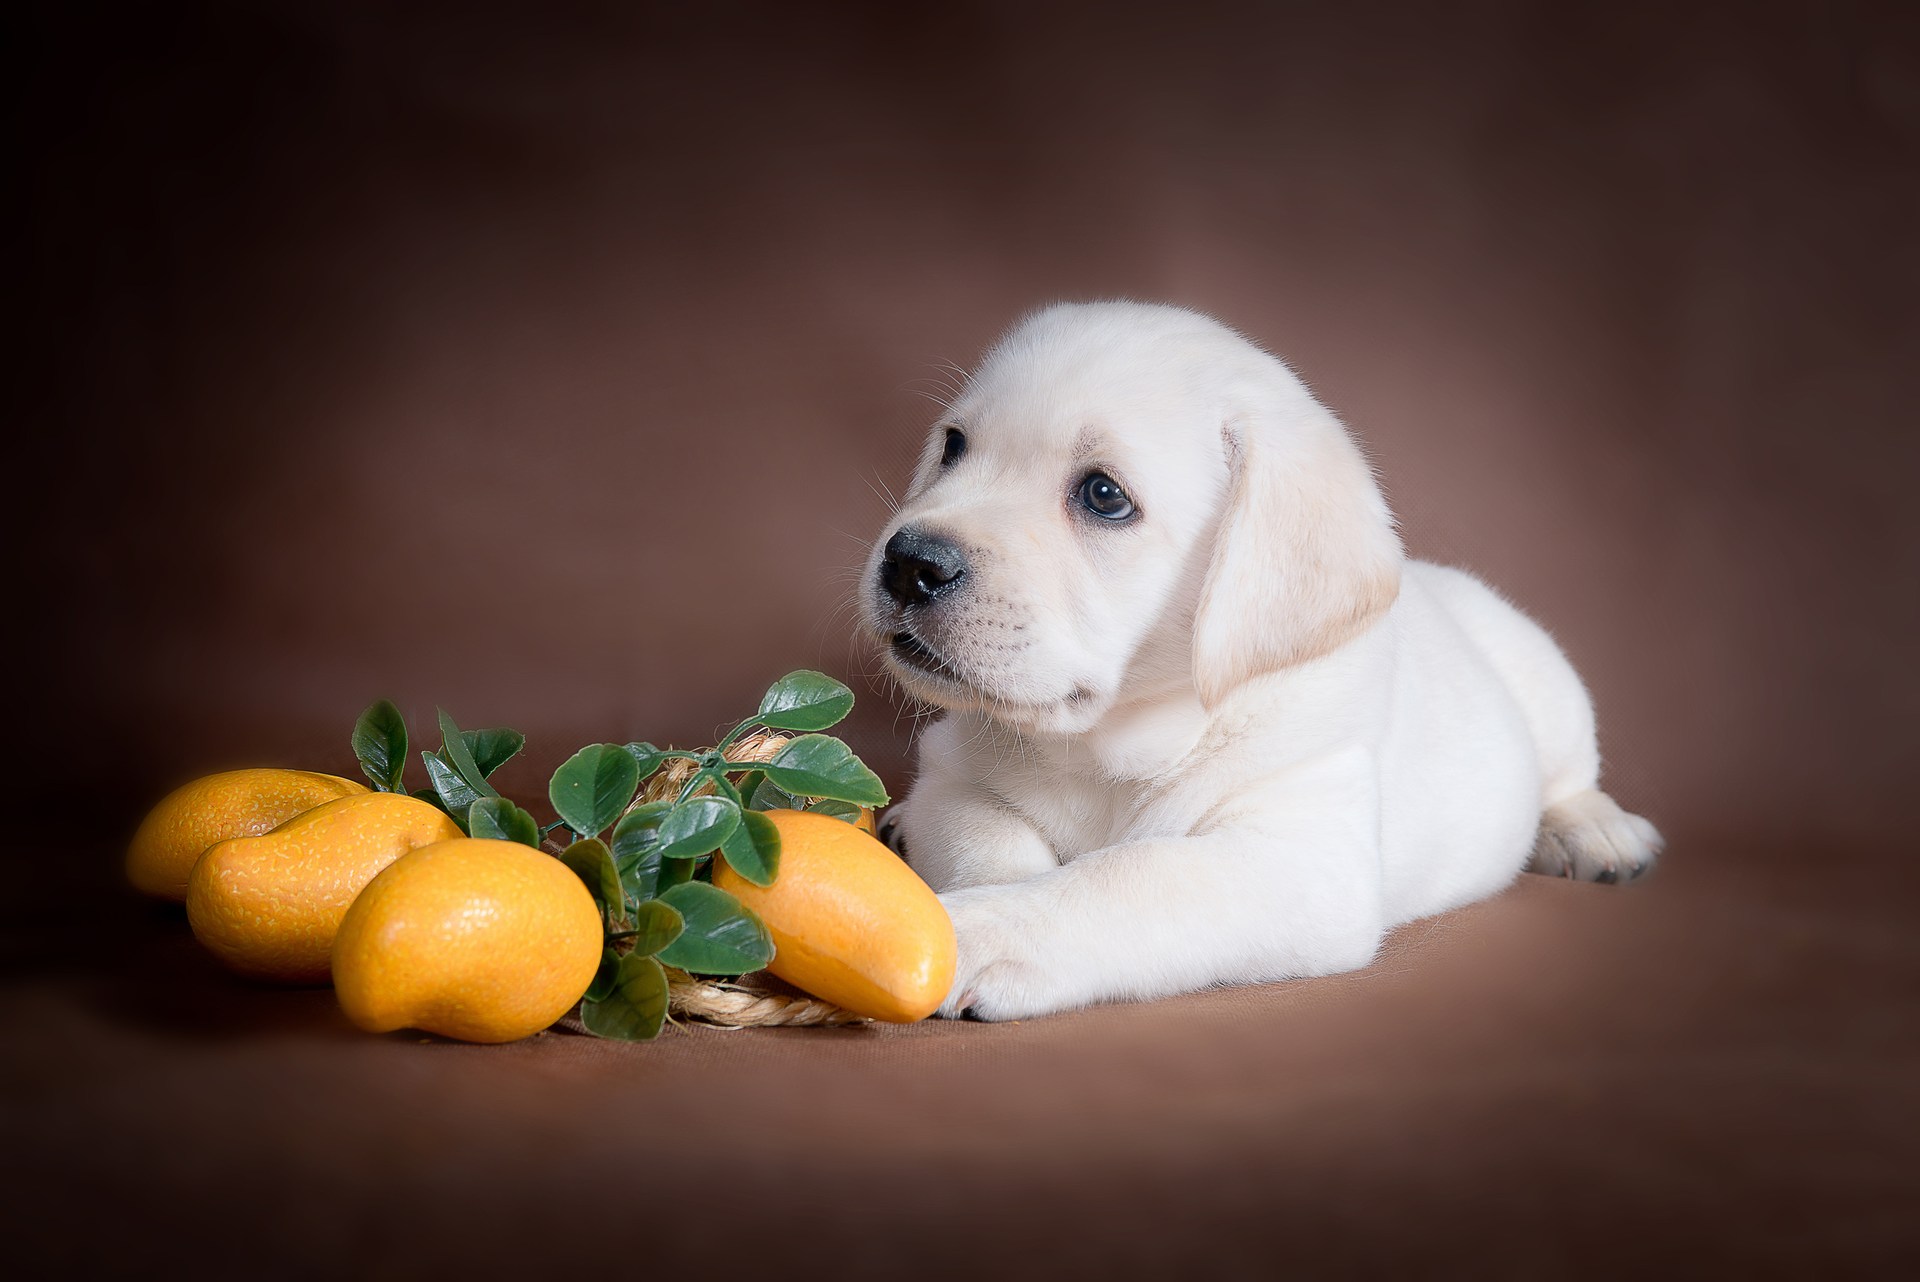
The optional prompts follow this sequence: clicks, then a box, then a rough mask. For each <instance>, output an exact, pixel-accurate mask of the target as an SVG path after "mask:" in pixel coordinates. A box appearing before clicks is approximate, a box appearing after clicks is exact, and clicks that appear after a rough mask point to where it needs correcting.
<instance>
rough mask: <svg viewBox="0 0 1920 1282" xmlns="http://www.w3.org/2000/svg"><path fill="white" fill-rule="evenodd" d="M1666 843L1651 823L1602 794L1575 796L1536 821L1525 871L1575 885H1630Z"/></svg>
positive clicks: (1555, 804) (1649, 866)
mask: <svg viewBox="0 0 1920 1282" xmlns="http://www.w3.org/2000/svg"><path fill="white" fill-rule="evenodd" d="M1665 844H1666V843H1665V842H1663V841H1662V840H1661V839H1660V834H1659V833H1658V832H1657V831H1655V830H1654V827H1653V825H1652V824H1650V823H1648V822H1647V821H1646V820H1644V819H1642V818H1641V817H1640V816H1639V815H1635V814H1629V813H1628V812H1626V811H1625V810H1622V809H1621V808H1620V807H1619V805H1618V804H1617V803H1616V802H1615V801H1614V799H1613V798H1612V797H1609V796H1608V795H1607V794H1606V793H1604V792H1598V791H1590V792H1581V793H1575V794H1574V795H1573V796H1571V797H1568V798H1566V799H1564V800H1562V801H1559V802H1556V803H1554V805H1552V806H1551V807H1549V808H1548V810H1547V812H1546V813H1545V814H1544V815H1542V816H1541V817H1540V832H1539V835H1538V836H1537V837H1536V838H1535V840H1534V846H1533V858H1532V860H1531V861H1530V862H1529V864H1528V867H1530V868H1531V869H1532V870H1533V871H1534V872H1541V873H1546V874H1547V875H1548V876H1550V877H1569V878H1572V879H1573V880H1575V881H1600V882H1617V881H1632V880H1633V879H1634V878H1636V877H1639V876H1643V875H1644V874H1645V873H1646V872H1647V870H1648V869H1650V868H1652V867H1653V864H1654V860H1655V859H1657V858H1658V857H1659V854H1660V851H1661V849H1662V848H1663V847H1664V846H1665Z"/></svg>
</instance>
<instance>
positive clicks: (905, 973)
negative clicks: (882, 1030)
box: [713, 810, 957, 1024]
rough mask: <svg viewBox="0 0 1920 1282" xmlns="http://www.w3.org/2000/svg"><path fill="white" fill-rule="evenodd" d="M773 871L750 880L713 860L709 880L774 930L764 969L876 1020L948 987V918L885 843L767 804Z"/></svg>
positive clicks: (918, 1014) (932, 998)
mask: <svg viewBox="0 0 1920 1282" xmlns="http://www.w3.org/2000/svg"><path fill="white" fill-rule="evenodd" d="M767 818H769V819H771V820H773V823H774V826H775V827H777V828H778V829H779V830H780V875H779V876H778V877H777V878H775V879H774V883H773V885H771V886H756V885H754V884H753V883H752V882H750V881H748V880H747V879H746V878H744V877H742V876H740V874H738V873H736V872H734V871H733V869H731V868H729V867H727V866H726V864H725V862H724V861H720V860H716V861H715V863H714V868H713V884H714V885H716V886H719V887H721V888H722V889H724V890H729V891H732V892H733V893H734V894H735V895H737V896H739V899H740V902H741V903H743V904H745V905H746V906H747V907H749V908H751V909H753V911H754V912H756V913H758V914H759V915H760V920H762V921H764V922H766V924H767V929H768V931H770V932H771V933H772V935H773V944H774V949H775V952H774V957H773V962H772V964H771V965H769V966H768V967H767V969H768V970H770V971H772V972H773V973H774V974H776V975H778V976H779V977H780V978H782V979H784V980H786V981H787V982H788V983H789V984H792V985H793V986H794V987H796V988H801V989H805V990H806V991H807V992H809V993H812V994H813V995H814V996H815V997H819V998H823V999H824V1000H826V1001H830V1002H833V1003H834V1004H835V1005H839V1006H844V1007H846V1008H847V1009H848V1010H851V1011H857V1012H858V1013H860V1014H862V1015H867V1016H870V1017H872V1018H874V1019H881V1020H887V1021H889V1022H892V1023H898V1024H905V1023H911V1022H912V1021H914V1020H916V1019H925V1018H926V1017H927V1016H928V1015H931V1014H933V1012H934V1011H935V1010H938V1009H939V1007H940V1003H941V1002H942V1001H943V1000H945V998H946V995H947V989H949V988H951V987H952V986H953V967H954V960H955V955H956V951H957V949H956V947H955V943H954V938H953V922H952V921H951V920H950V919H949V918H948V917H947V910H946V909H945V908H944V907H942V906H941V903H940V899H939V897H938V896H937V895H935V894H934V893H933V891H932V890H931V889H929V888H928V886H927V883H926V882H924V881H921V880H920V878H919V877H918V876H917V875H916V874H915V873H914V871H913V870H912V869H911V868H909V867H907V865H906V864H905V863H904V862H902V861H901V859H900V858H899V857H898V856H897V855H895V854H894V853H893V852H892V851H891V850H888V849H887V848H886V847H885V846H883V845H881V844H880V843H879V842H878V841H876V840H874V839H873V838H872V837H870V836H868V835H867V834H866V833H865V832H863V831H861V830H860V829H858V828H856V827H854V826H853V825H852V824H850V823H845V822H843V821H841V820H839V819H833V818H830V817H828V816H826V815H813V814H808V813H806V812H805V811H800V810H769V811H767Z"/></svg>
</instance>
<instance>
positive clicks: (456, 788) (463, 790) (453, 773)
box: [420, 749, 480, 832]
mask: <svg viewBox="0 0 1920 1282" xmlns="http://www.w3.org/2000/svg"><path fill="white" fill-rule="evenodd" d="M420 760H422V761H424V762H426V763H427V778H428V779H430V780H432V781H433V790H434V791H435V792H436V793H438V794H440V806H441V809H443V810H445V811H446V812H447V813H448V814H449V815H451V816H452V817H453V821H454V822H455V823H457V824H459V825H460V828H461V831H463V832H464V831H465V830H466V825H467V813H468V812H469V811H470V810H472V809H473V803H474V802H476V801H478V800H480V794H479V793H477V792H475V791H474V790H473V789H472V788H469V787H468V786H467V781H466V780H465V779H462V778H461V777H460V772H459V771H458V770H455V769H454V768H453V767H452V766H450V765H448V764H447V763H446V762H444V761H442V760H441V759H440V754H439V753H436V752H427V751H425V750H424V749H423V750H422V751H421V753H420Z"/></svg>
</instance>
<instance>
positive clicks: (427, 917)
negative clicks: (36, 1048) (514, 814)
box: [333, 837, 604, 1042]
mask: <svg viewBox="0 0 1920 1282" xmlns="http://www.w3.org/2000/svg"><path fill="white" fill-rule="evenodd" d="M603 940H604V934H603V932H602V929H601V925H600V910H599V909H598V908H597V907H595V905H594V902H593V896H591V895H589V894H588V893H587V888H586V887H585V886H583V885H581V884H580V879H579V878H578V877H576V876H575V875H574V874H573V872H572V870H571V869H569V868H568V867H567V866H566V865H565V864H563V863H561V862H560V861H559V860H558V859H555V858H554V857H553V856H551V855H547V854H542V853H541V852H540V851H537V850H533V849H531V848H530V847H527V846H523V845H520V844H519V843H518V842H512V841H492V840H487V839H483V838H476V837H468V838H462V839H460V840H457V841H443V842H440V843H439V844H438V845H433V846H426V847H423V848H421V849H419V850H416V851H414V852H413V853H412V854H410V855H406V856H404V857H403V858H401V859H399V860H397V861H395V862H394V864H393V866H392V867H390V868H388V869H387V870H386V871H385V872H383V873H381V874H380V875H379V876H378V877H375V878H374V879H373V880H372V881H371V882H370V883H368V885H367V888H366V889H365V890H363V891H361V892H360V897H359V898H358V899H356V900H354V901H353V906H352V907H351V908H349V909H348V910H347V916H346V920H345V921H343V922H342V923H341V924H340V934H339V936H338V937H337V938H336V939H335V940H334V944H333V987H334V991H335V992H336V993H338V994H339V997H340V1006H341V1009H343V1010H344V1011H346V1013H347V1018H349V1019H351V1020H352V1021H353V1022H354V1023H356V1024H358V1025H359V1026H360V1027H362V1028H364V1029H366V1030H368V1031H369V1032H374V1033H386V1032H391V1031H393V1030H394V1029H396V1028H418V1029H423V1030H425V1031H426V1032H429V1033H439V1034H440V1035H441V1036H443V1037H457V1038H460V1039H461V1040H462V1041H468V1042H511V1041H514V1040H516V1039H518V1038H521V1037H527V1036H530V1035H531V1034H533V1033H537V1032H539V1031H540V1030H541V1029H543V1028H545V1027H546V1026H547V1025H549V1024H551V1023H553V1021H554V1020H556V1019H559V1018H560V1017H561V1016H562V1015H565V1014H566V1013H567V1011H569V1010H570V1009H572V1007H573V1005H574V1003H576V1002H578V1001H579V1000H580V998H581V996H582V995H583V994H584V993H585V992H586V991H587V985H588V984H591V983H592V982H593V975H594V972H595V971H596V970H598V969H599V967H600V954H601V951H602V948H603V947H604V943H603Z"/></svg>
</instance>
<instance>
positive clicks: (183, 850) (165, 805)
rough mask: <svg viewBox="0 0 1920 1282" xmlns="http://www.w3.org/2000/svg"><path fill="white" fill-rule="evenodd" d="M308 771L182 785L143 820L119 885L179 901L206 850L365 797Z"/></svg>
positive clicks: (242, 774) (356, 787)
mask: <svg viewBox="0 0 1920 1282" xmlns="http://www.w3.org/2000/svg"><path fill="white" fill-rule="evenodd" d="M366 791H367V789H366V787H365V786H364V785H362V784H357V783H355V782H353V780H351V779H342V778H340V777H339V776H338V775H323V774H315V773H314V772H312V771H310V770H228V771H225V772H224V773H221V774H217V775H208V776H206V777H205V778H204V779H195V780H194V781H193V782H192V783H189V784H182V785H181V786H180V787H178V788H176V789H174V790H173V791H172V792H170V793H168V794H167V795H166V797H164V798H163V799H162V800H161V802H160V804H159V805H157V806H155V807H154V808H153V809H152V810H151V811H149V812H148V813H147V817H146V818H145V819H144V820H142V821H141V824H140V828H139V830H138V831H137V832H135V833H134V834H133V841H132V843H131V844H130V845H129V846H128V847H127V880H129V881H131V882H132V883H133V884H134V888H135V889H137V890H142V891H145V892H146V893H147V894H149V895H158V896H160V897H161V898H162V899H185V898H186V897H187V874H188V873H190V872H192V871H193V865H194V863H195V861H197V860H198V859H199V858H200V856H201V855H203V854H205V853H206V850H207V847H208V846H211V845H212V844H213V843H214V842H216V841H226V840H228V839H229V838H233V837H257V836H259V835H260V834H261V833H263V832H269V831H271V830H272V829H274V828H278V827H279V826H280V825H281V824H283V823H285V822H286V821H287V820H289V819H291V818H293V817H294V816H295V815H297V814H299V813H301V812H302V811H305V810H311V809H313V808H314V807H315V806H318V805H320V804H322V803H323V802H328V801H338V800H339V799H340V798H342V797H357V796H362V795H364V794H365V793H366Z"/></svg>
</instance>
